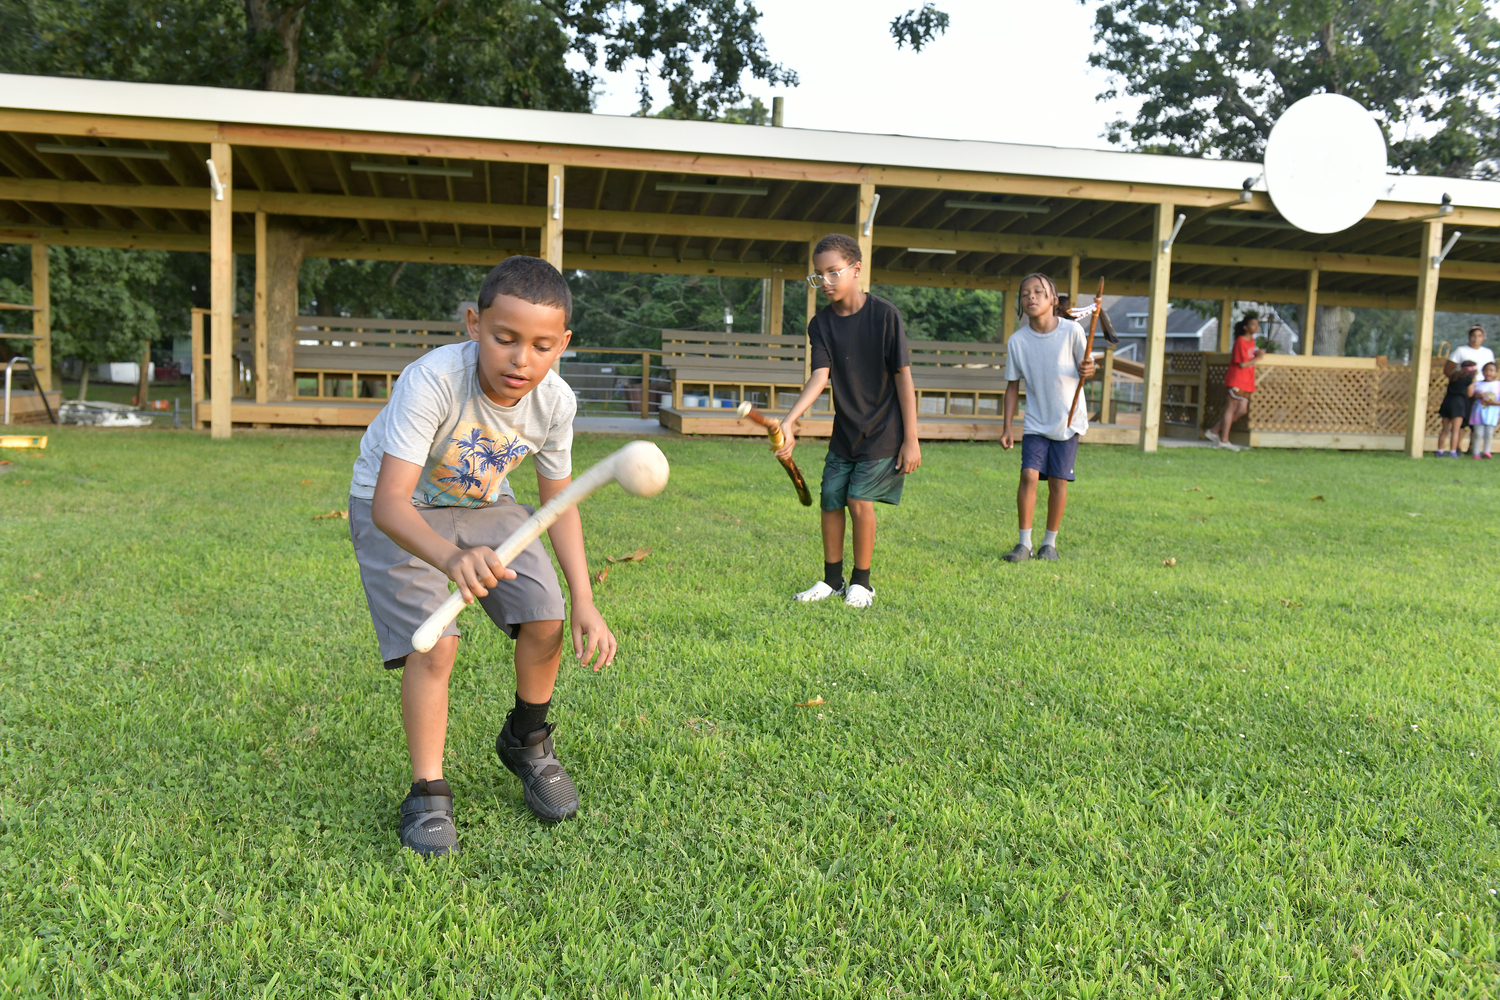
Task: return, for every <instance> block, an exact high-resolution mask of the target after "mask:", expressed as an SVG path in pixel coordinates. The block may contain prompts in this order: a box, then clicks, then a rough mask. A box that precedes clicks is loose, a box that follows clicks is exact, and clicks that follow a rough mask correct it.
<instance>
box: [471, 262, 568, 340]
mask: <svg viewBox="0 0 1500 1000" xmlns="http://www.w3.org/2000/svg"><path fill="white" fill-rule="evenodd" d="M497 295H513V296H515V297H516V298H518V299H521V300H522V301H524V302H530V303H531V304H532V305H537V306H552V307H553V308H554V309H561V310H562V311H563V323H564V325H566V324H568V323H571V322H573V293H572V292H571V291H570V290H569V289H568V282H567V279H566V278H564V277H563V276H562V275H561V274H559V273H558V270H557V268H555V267H553V266H552V265H551V264H549V263H547V262H546V261H545V260H542V259H541V258H540V257H524V256H522V255H520V254H516V255H515V256H513V257H507V258H505V259H504V260H502V261H501V262H500V263H498V264H496V265H495V267H494V269H493V270H491V271H490V273H489V274H487V275H485V276H484V283H483V284H482V285H480V286H479V311H480V312H484V311H485V310H486V309H488V308H489V307H490V306H491V305H492V304H493V303H494V301H495V296H497Z"/></svg>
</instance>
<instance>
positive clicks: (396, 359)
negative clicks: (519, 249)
mask: <svg viewBox="0 0 1500 1000" xmlns="http://www.w3.org/2000/svg"><path fill="white" fill-rule="evenodd" d="M236 319H237V320H239V322H237V323H236V338H235V339H236V342H237V343H236V348H235V352H234V355H235V359H236V360H237V361H238V362H239V367H240V370H241V371H242V372H243V373H244V374H243V376H242V378H243V379H244V380H245V381H247V382H248V383H249V390H248V392H245V394H246V395H254V388H253V386H254V371H255V345H254V341H253V339H252V337H253V330H252V327H251V326H250V324H249V323H248V322H247V320H248V319H249V317H236ZM296 335H297V345H296V347H295V348H294V349H293V354H292V364H293V371H294V378H295V385H296V393H297V394H296V398H297V399H307V400H314V399H368V400H384V399H389V398H390V395H391V386H392V385H393V384H394V383H395V381H396V377H397V376H399V375H400V374H401V370H402V369H403V368H405V367H406V366H407V365H409V364H411V363H412V362H413V361H415V360H416V359H417V358H420V357H421V356H422V355H423V354H426V353H427V352H428V351H430V350H432V349H434V348H437V347H443V346H446V345H448V344H458V343H462V342H463V341H465V340H467V339H468V336H469V335H468V332H467V327H466V326H465V325H464V324H463V323H458V322H445V321H442V320H411V319H362V318H357V317H346V316H299V317H297V334H296ZM242 391H243V390H242Z"/></svg>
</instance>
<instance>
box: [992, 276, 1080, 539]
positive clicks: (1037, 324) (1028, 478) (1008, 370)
mask: <svg viewBox="0 0 1500 1000" xmlns="http://www.w3.org/2000/svg"><path fill="white" fill-rule="evenodd" d="M1018 298H1019V300H1020V306H1021V311H1022V312H1024V313H1025V314H1026V325H1025V326H1023V327H1021V328H1020V329H1019V330H1017V331H1016V332H1015V333H1013V334H1012V335H1011V338H1010V340H1008V341H1006V344H1005V377H1006V379H1008V380H1009V383H1010V384H1009V385H1007V386H1006V387H1005V414H1004V416H1005V422H1004V425H1003V426H1002V428H1001V432H1000V445H1001V447H1003V448H1005V449H1006V450H1007V451H1009V450H1010V449H1011V448H1012V447H1013V446H1014V445H1015V435H1014V434H1013V433H1012V431H1011V429H1010V425H1011V421H1012V420H1013V419H1014V418H1015V415H1016V403H1017V401H1018V400H1019V399H1020V395H1021V392H1020V389H1021V382H1022V381H1025V383H1026V413H1025V416H1024V418H1023V421H1024V422H1023V423H1022V426H1021V430H1022V433H1021V484H1020V487H1019V488H1018V489H1017V490H1016V513H1017V515H1018V521H1019V523H1020V541H1019V542H1018V543H1017V544H1016V547H1015V548H1014V549H1011V550H1010V551H1009V552H1007V553H1006V554H1005V555H1004V556H1002V557H1001V558H1002V559H1004V560H1005V561H1006V562H1025V561H1026V560H1028V559H1030V558H1032V548H1031V516H1032V514H1033V513H1034V512H1035V510H1036V487H1037V481H1038V480H1039V479H1040V478H1041V477H1042V476H1046V477H1047V534H1046V535H1045V536H1044V537H1043V539H1042V544H1041V546H1040V547H1038V548H1037V550H1036V558H1037V559H1050V560H1056V559H1057V558H1058V554H1057V533H1058V531H1060V530H1061V529H1062V517H1063V508H1064V507H1066V506H1067V503H1068V483H1070V482H1072V480H1073V460H1074V458H1075V457H1076V456H1077V454H1078V439H1079V438H1080V437H1081V436H1082V435H1084V434H1087V433H1088V429H1089V419H1088V415H1087V414H1088V407H1087V406H1086V405H1080V406H1079V407H1078V410H1077V412H1075V413H1074V414H1073V418H1072V420H1069V419H1068V409H1069V408H1070V407H1071V406H1072V404H1073V392H1074V390H1075V389H1076V388H1077V386H1078V380H1079V379H1080V378H1085V379H1086V378H1089V377H1090V376H1092V375H1093V374H1094V359H1093V358H1091V357H1089V356H1088V350H1087V345H1088V336H1087V334H1085V333H1084V330H1083V327H1082V326H1080V325H1079V324H1078V323H1076V322H1074V321H1073V320H1071V319H1068V318H1067V317H1065V316H1060V315H1058V296H1057V286H1056V285H1055V284H1053V282H1052V279H1051V278H1049V277H1047V276H1046V275H1045V274H1028V275H1027V276H1026V277H1025V278H1023V279H1021V292H1020V295H1019V296H1018ZM1080 402H1081V401H1080Z"/></svg>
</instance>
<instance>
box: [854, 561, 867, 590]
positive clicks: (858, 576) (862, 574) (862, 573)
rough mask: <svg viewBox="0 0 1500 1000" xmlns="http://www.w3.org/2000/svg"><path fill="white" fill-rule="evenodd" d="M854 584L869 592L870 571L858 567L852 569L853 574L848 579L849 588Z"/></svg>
mask: <svg viewBox="0 0 1500 1000" xmlns="http://www.w3.org/2000/svg"><path fill="white" fill-rule="evenodd" d="M855 584H859V585H860V586H861V587H863V588H865V589H866V590H869V589H870V571H869V570H868V569H860V568H859V567H858V566H856V567H854V572H853V573H852V574H851V575H850V577H849V586H851V587H852V586H854V585H855Z"/></svg>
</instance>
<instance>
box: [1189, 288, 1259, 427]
mask: <svg viewBox="0 0 1500 1000" xmlns="http://www.w3.org/2000/svg"><path fill="white" fill-rule="evenodd" d="M1259 332H1260V319H1259V317H1256V316H1246V317H1245V318H1244V319H1242V320H1240V321H1239V322H1238V323H1236V324H1235V325H1234V353H1233V354H1231V355H1230V357H1229V368H1228V370H1226V371H1225V372H1224V392H1225V399H1224V417H1223V419H1222V420H1220V421H1219V423H1218V424H1217V425H1216V426H1215V427H1211V428H1209V429H1208V430H1206V431H1204V432H1203V436H1204V437H1205V438H1207V439H1208V440H1209V442H1210V443H1211V444H1213V445H1214V446H1216V447H1219V448H1229V449H1231V450H1238V449H1239V445H1237V444H1234V443H1232V442H1231V441H1230V440H1229V432H1230V431H1231V430H1232V429H1233V428H1234V422H1235V421H1236V420H1238V419H1240V417H1243V416H1244V415H1245V414H1246V413H1248V412H1250V396H1251V395H1252V394H1253V393H1254V392H1255V363H1256V362H1257V361H1259V360H1260V359H1261V358H1263V357H1265V356H1266V352H1265V350H1263V349H1262V348H1259V347H1256V346H1255V335H1256V334H1257V333H1259Z"/></svg>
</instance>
